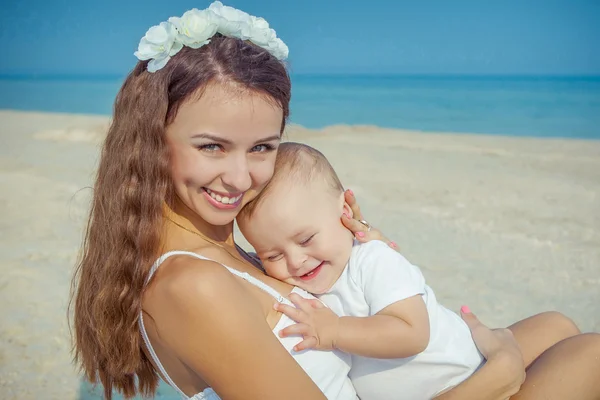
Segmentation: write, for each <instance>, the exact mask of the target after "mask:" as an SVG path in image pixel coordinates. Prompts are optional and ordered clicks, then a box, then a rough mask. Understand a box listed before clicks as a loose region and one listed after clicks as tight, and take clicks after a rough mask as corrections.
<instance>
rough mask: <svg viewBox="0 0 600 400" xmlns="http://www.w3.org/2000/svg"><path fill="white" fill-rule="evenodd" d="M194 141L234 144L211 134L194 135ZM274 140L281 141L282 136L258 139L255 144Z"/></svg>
mask: <svg viewBox="0 0 600 400" xmlns="http://www.w3.org/2000/svg"><path fill="white" fill-rule="evenodd" d="M192 139H208V140H212V141H213V142H219V143H223V144H231V143H232V142H231V140H229V139H225V138H222V137H219V136H215V135H212V134H210V133H196V134H194V135H192ZM272 140H281V136H280V135H271V136H267V137H265V138H262V139H258V140H257V141H255V142H254V144H257V143H263V142H270V141H272Z"/></svg>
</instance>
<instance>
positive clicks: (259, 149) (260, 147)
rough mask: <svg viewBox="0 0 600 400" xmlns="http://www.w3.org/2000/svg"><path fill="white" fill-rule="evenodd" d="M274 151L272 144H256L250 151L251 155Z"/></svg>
mask: <svg viewBox="0 0 600 400" xmlns="http://www.w3.org/2000/svg"><path fill="white" fill-rule="evenodd" d="M273 150H275V146H273V145H272V144H257V145H256V146H254V147H253V148H252V149H250V152H251V153H266V152H268V151H273Z"/></svg>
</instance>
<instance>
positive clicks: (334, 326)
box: [275, 294, 429, 358]
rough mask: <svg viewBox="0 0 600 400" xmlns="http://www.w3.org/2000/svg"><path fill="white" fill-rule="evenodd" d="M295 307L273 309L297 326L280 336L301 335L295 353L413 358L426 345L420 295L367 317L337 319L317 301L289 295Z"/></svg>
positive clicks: (424, 312)
mask: <svg viewBox="0 0 600 400" xmlns="http://www.w3.org/2000/svg"><path fill="white" fill-rule="evenodd" d="M290 300H291V301H292V302H293V303H294V305H295V307H292V306H289V305H285V304H276V305H275V309H276V310H278V311H280V312H282V313H284V314H285V315H287V316H288V317H290V318H291V319H293V320H294V321H296V322H297V324H295V325H291V326H289V327H287V328H285V329H282V330H281V332H280V336H282V337H286V336H292V335H301V336H302V338H303V339H304V340H303V341H302V342H300V343H298V344H297V345H296V346H295V347H294V350H295V351H302V350H306V349H311V348H314V349H317V350H334V349H339V350H342V351H345V352H346V353H351V354H358V355H361V356H364V357H372V358H405V357H411V356H414V355H416V354H418V353H420V352H422V351H423V350H425V348H426V347H427V345H428V343H429V316H428V313H427V308H426V307H425V303H424V302H423V298H422V297H421V296H420V295H416V296H413V297H410V298H408V299H405V300H401V301H397V302H395V303H393V304H390V305H389V306H387V307H386V308H384V309H383V310H381V311H380V312H379V313H377V314H376V315H372V316H370V317H338V316H337V315H336V314H335V313H334V312H333V311H331V310H330V309H329V308H327V307H325V305H323V304H322V303H321V302H320V301H318V300H306V299H304V298H302V297H300V296H298V295H297V294H291V295H290Z"/></svg>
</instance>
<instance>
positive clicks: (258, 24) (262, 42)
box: [248, 16, 277, 48]
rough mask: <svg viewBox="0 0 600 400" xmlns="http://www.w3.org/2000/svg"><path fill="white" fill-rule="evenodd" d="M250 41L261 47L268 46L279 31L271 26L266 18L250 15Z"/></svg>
mask: <svg viewBox="0 0 600 400" xmlns="http://www.w3.org/2000/svg"><path fill="white" fill-rule="evenodd" d="M249 27H250V32H249V38H248V39H250V41H251V42H252V43H254V44H256V45H258V46H260V47H264V48H266V47H267V45H268V44H269V43H271V42H272V41H273V40H275V39H276V38H277V33H275V31H274V30H273V29H271V28H269V23H268V22H267V21H265V20H264V18H257V17H254V16H253V17H250V25H249Z"/></svg>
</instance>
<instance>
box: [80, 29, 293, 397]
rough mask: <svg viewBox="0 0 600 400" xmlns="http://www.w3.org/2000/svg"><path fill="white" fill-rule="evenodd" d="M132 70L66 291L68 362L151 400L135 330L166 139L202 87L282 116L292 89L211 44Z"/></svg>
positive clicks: (108, 386)
mask: <svg viewBox="0 0 600 400" xmlns="http://www.w3.org/2000/svg"><path fill="white" fill-rule="evenodd" d="M146 66H147V62H139V63H138V64H137V65H136V67H135V68H134V70H133V71H132V72H131V73H130V74H129V76H128V77H127V78H126V80H125V82H124V84H123V86H122V87H121V89H120V91H119V93H118V95H117V98H116V101H115V105H114V116H113V120H112V124H111V126H110V129H109V131H108V134H107V137H106V139H105V142H104V145H103V148H102V153H101V159H100V164H99V167H98V172H97V176H96V182H95V185H94V191H93V199H92V204H91V210H90V215H89V220H88V224H87V228H86V232H85V238H84V241H83V245H82V249H81V255H80V261H79V262H78V265H77V268H76V272H75V275H74V277H73V284H72V296H71V305H70V308H71V307H73V324H72V326H73V328H74V356H75V361H76V363H77V364H78V365H80V366H81V368H82V370H83V371H84V373H85V375H86V377H87V379H88V380H89V381H91V382H92V383H94V384H96V383H98V382H101V383H102V385H103V386H104V396H105V398H107V399H111V398H112V396H111V393H112V391H113V389H116V390H117V391H119V392H121V393H123V395H124V396H125V397H126V398H130V397H133V396H135V395H136V394H138V393H141V394H143V395H146V396H151V395H152V394H154V393H155V391H156V387H157V385H158V375H157V373H156V371H154V369H153V367H152V364H151V363H150V360H149V359H148V358H147V357H146V355H145V353H144V352H143V350H142V340H141V336H140V330H139V326H138V321H139V315H140V311H141V309H142V296H143V293H144V286H145V283H146V279H147V277H148V273H149V270H150V267H151V265H152V264H153V262H154V261H155V259H156V257H157V256H158V255H159V252H160V249H159V245H160V242H161V240H160V232H161V230H162V224H163V215H162V213H163V208H162V207H163V203H164V202H165V201H166V202H168V203H170V202H171V201H172V196H173V189H172V187H171V178H170V172H169V152H168V149H167V145H166V141H165V130H166V127H167V126H168V125H169V123H170V122H172V121H173V119H174V117H175V115H176V113H177V109H178V107H179V106H181V104H182V103H184V102H185V101H187V100H190V99H192V98H198V96H201V95H202V90H203V89H204V88H205V87H206V85H207V84H209V83H210V84H213V83H216V84H219V83H221V84H227V85H233V87H234V88H238V89H241V90H249V91H253V92H255V93H257V94H260V95H263V96H265V98H267V99H269V100H271V101H273V102H274V103H275V104H277V105H278V106H279V107H281V109H282V110H283V120H282V123H281V131H282V132H283V128H284V127H285V123H286V120H287V117H288V114H289V102H290V97H291V82H290V78H289V75H288V73H287V70H286V68H285V66H284V65H283V64H282V63H281V62H280V61H278V60H277V59H276V58H275V57H273V56H272V55H271V54H269V53H268V52H267V51H265V50H263V49H261V48H259V47H258V46H255V45H253V44H251V43H248V42H244V41H242V40H239V39H234V38H226V37H222V36H219V35H217V36H215V37H213V38H212V40H211V42H210V43H209V44H208V45H205V46H203V47H201V48H199V49H191V48H188V47H184V48H183V49H182V50H181V51H180V52H179V53H177V55H175V56H174V57H173V58H172V59H171V60H170V61H169V62H168V63H167V65H166V66H165V67H164V68H162V69H160V70H159V71H157V72H155V73H150V72H148V71H147V70H146Z"/></svg>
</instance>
